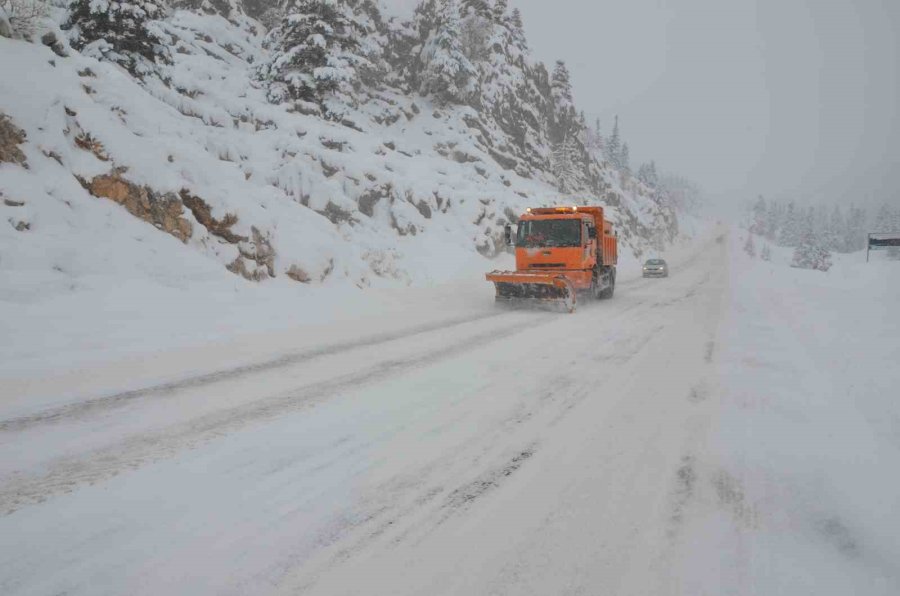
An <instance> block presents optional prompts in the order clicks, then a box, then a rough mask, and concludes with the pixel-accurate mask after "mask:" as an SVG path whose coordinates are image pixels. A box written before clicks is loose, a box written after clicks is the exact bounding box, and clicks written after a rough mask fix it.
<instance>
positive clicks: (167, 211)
mask: <svg viewBox="0 0 900 596" xmlns="http://www.w3.org/2000/svg"><path fill="white" fill-rule="evenodd" d="M82 183H83V184H84V186H85V188H86V189H87V190H88V192H90V193H91V194H92V195H94V196H95V197H103V198H106V199H109V200H111V201H114V202H116V203H118V204H119V205H122V206H123V207H125V209H127V210H128V212H129V213H131V214H132V215H134V216H135V217H140V218H141V219H143V220H144V221H146V222H148V223H151V224H153V225H154V226H156V227H157V228H159V229H160V230H162V231H164V232H166V233H169V234H171V235H173V236H175V237H176V238H178V239H179V240H181V241H182V242H185V243H186V242H187V241H188V239H189V238H190V237H191V234H192V233H193V226H192V225H191V222H190V221H188V220H187V219H185V218H184V217H182V216H183V215H184V207H183V206H182V204H181V200H180V199H179V198H178V197H177V196H175V195H174V194H173V193H165V194H158V193H156V192H154V191H153V190H151V189H150V188H148V187H146V186H138V185H136V184H133V183H131V182H129V181H128V180H125V179H124V178H122V177H121V175H120V173H119V172H118V171H114V172H112V173H111V174H104V175H101V176H95V177H94V178H93V179H92V180H91V181H89V182H82Z"/></svg>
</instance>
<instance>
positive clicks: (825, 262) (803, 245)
mask: <svg viewBox="0 0 900 596" xmlns="http://www.w3.org/2000/svg"><path fill="white" fill-rule="evenodd" d="M791 267H797V268H800V269H816V270H818V271H828V270H829V269H831V252H830V251H829V250H828V249H827V248H825V246H823V244H822V242H821V241H820V240H819V238H818V237H817V236H816V233H815V230H814V229H813V226H812V221H811V220H807V221H806V222H804V226H803V231H802V232H801V234H800V241H799V243H798V244H797V248H796V249H794V258H793V261H792V262H791Z"/></svg>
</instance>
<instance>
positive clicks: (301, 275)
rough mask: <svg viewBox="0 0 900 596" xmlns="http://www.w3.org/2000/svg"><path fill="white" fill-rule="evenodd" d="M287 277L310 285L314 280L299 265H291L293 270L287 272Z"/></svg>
mask: <svg viewBox="0 0 900 596" xmlns="http://www.w3.org/2000/svg"><path fill="white" fill-rule="evenodd" d="M285 275H287V276H288V277H290V278H291V279H293V280H294V281H299V282H300V283H304V284H308V283H309V282H311V281H312V278H311V277H310V276H309V273H307V272H306V271H305V270H304V269H302V268H301V267H299V266H297V265H291V268H290V269H288V270H287V271H286V272H285Z"/></svg>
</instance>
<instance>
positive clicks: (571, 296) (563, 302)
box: [485, 271, 576, 312]
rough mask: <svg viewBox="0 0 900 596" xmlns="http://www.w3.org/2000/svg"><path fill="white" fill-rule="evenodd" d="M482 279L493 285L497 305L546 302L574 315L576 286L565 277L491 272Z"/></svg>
mask: <svg viewBox="0 0 900 596" xmlns="http://www.w3.org/2000/svg"><path fill="white" fill-rule="evenodd" d="M485 278H486V279H487V280H488V281H490V282H494V287H495V288H496V290H497V295H496V300H497V302H507V303H528V302H534V303H549V304H556V305H558V306H561V307H562V308H563V309H564V310H565V311H566V312H575V301H576V296H575V287H574V286H573V285H572V282H570V281H569V280H568V279H566V277H565V276H564V275H558V274H557V275H554V274H552V273H517V272H515V271H492V272H491V273H488V274H487V275H486V276H485Z"/></svg>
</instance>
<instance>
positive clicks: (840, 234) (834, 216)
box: [824, 205, 847, 252]
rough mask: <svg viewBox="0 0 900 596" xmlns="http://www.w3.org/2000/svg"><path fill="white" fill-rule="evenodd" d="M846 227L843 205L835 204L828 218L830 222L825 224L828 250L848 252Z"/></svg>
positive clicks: (825, 239) (825, 238)
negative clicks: (845, 235)
mask: <svg viewBox="0 0 900 596" xmlns="http://www.w3.org/2000/svg"><path fill="white" fill-rule="evenodd" d="M845 227H846V223H845V222H844V214H843V212H842V211H841V206H840V205H835V206H834V209H833V210H832V212H831V216H830V217H829V218H828V223H827V224H826V226H825V234H824V241H825V246H826V247H828V250H831V251H834V252H847V251H846V245H845V242H844V228H845Z"/></svg>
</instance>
